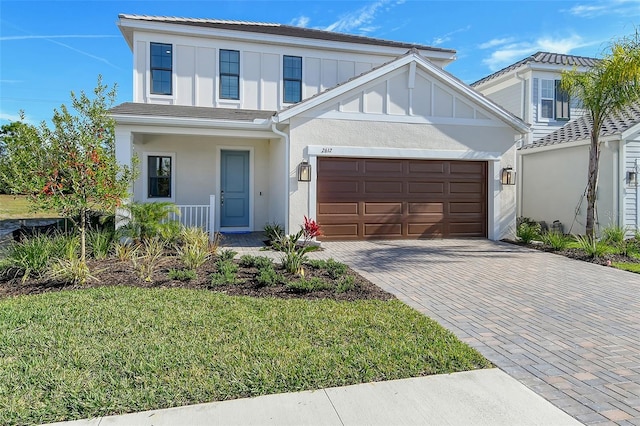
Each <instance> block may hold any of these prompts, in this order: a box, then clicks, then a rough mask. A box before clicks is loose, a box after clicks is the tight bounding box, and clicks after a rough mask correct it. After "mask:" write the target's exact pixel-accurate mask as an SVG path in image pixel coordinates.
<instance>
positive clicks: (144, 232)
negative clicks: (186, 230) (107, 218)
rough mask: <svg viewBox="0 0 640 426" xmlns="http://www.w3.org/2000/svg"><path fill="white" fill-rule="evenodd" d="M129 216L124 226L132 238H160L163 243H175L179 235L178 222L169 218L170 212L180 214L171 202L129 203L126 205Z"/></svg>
mask: <svg viewBox="0 0 640 426" xmlns="http://www.w3.org/2000/svg"><path fill="white" fill-rule="evenodd" d="M128 207H129V212H130V216H131V217H130V218H129V223H127V225H125V226H124V229H125V230H126V231H128V233H129V236H130V237H132V238H136V239H140V240H141V241H145V240H148V239H151V238H160V239H162V240H163V242H165V243H167V242H168V243H175V241H176V240H177V239H178V237H179V236H180V222H178V221H176V220H169V218H170V217H171V214H180V209H179V208H178V206H176V205H175V204H173V203H169V202H156V203H131V204H129V205H128Z"/></svg>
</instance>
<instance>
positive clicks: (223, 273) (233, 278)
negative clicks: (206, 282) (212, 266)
mask: <svg viewBox="0 0 640 426" xmlns="http://www.w3.org/2000/svg"><path fill="white" fill-rule="evenodd" d="M216 267H217V269H218V272H215V273H213V274H211V285H212V286H219V285H225V284H237V283H238V277H237V273H238V265H236V264H235V263H233V261H232V260H230V259H222V258H221V259H219V260H218V262H217V263H216Z"/></svg>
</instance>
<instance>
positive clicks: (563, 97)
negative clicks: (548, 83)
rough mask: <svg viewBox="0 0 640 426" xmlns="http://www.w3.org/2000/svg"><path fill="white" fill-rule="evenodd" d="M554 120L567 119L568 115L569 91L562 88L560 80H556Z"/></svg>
mask: <svg viewBox="0 0 640 426" xmlns="http://www.w3.org/2000/svg"><path fill="white" fill-rule="evenodd" d="M555 95H556V120H568V119H569V118H570V116H569V111H570V107H569V93H567V92H566V91H565V90H562V88H561V87H560V80H556V90H555Z"/></svg>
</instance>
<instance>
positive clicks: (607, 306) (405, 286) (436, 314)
mask: <svg viewBox="0 0 640 426" xmlns="http://www.w3.org/2000/svg"><path fill="white" fill-rule="evenodd" d="M323 247H325V248H326V250H325V251H324V252H322V253H323V257H325V256H332V257H334V258H336V259H338V260H341V261H343V262H345V263H348V264H349V265H351V266H352V267H353V268H354V269H356V270H357V271H358V272H360V273H361V274H362V275H363V276H365V277H366V278H368V279H369V280H371V281H372V282H374V283H376V284H377V285H379V286H381V287H382V288H384V289H385V290H387V291H389V292H392V293H394V294H395V295H396V296H397V297H398V298H399V299H401V300H403V301H404V302H406V303H408V304H409V305H411V306H413V307H414V308H416V309H417V310H419V311H420V312H423V313H424V314H425V315H428V316H429V317H431V318H433V319H435V320H437V321H438V322H440V324H442V325H443V326H445V327H447V328H448V329H449V330H451V331H453V332H454V333H455V334H456V335H457V336H458V337H459V338H460V339H462V340H463V341H465V342H467V343H469V344H470V345H471V346H473V347H475V348H476V349H478V350H479V351H480V352H481V353H482V354H483V355H484V356H486V357H487V358H488V359H489V360H491V361H492V362H493V363H494V364H496V365H497V366H498V367H500V368H501V369H502V370H504V371H505V372H507V373H509V374H510V375H511V376H513V377H514V378H516V379H518V380H520V381H521V382H522V383H524V384H525V385H526V386H528V387H529V388H531V389H532V390H534V391H535V392H537V393H538V394H540V395H542V396H543V397H545V398H546V399H547V400H549V401H551V402H552V403H553V404H555V405H556V406H558V407H560V408H561V409H563V410H565V411H566V412H567V413H569V414H571V415H573V416H574V417H575V418H577V419H578V420H580V421H582V422H583V423H587V424H598V423H606V422H615V423H618V424H635V425H640V275H636V274H632V273H629V272H623V271H619V270H616V269H613V268H606V267H602V266H597V265H593V264H589V263H586V262H579V261H574V260H570V259H566V258H564V257H561V256H557V255H554V254H548V253H542V252H537V251H532V250H528V249H523V248H520V247H517V246H512V245H509V244H504V243H494V242H491V241H487V240H428V241H425V240H421V241H382V242H325V243H323Z"/></svg>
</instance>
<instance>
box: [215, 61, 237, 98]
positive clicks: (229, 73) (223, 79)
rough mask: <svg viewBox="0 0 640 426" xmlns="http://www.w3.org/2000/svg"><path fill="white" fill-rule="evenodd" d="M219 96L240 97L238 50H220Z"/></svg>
mask: <svg viewBox="0 0 640 426" xmlns="http://www.w3.org/2000/svg"><path fill="white" fill-rule="evenodd" d="M220 98H222V99H240V52H238V51H237V50H223V49H221V50H220Z"/></svg>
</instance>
